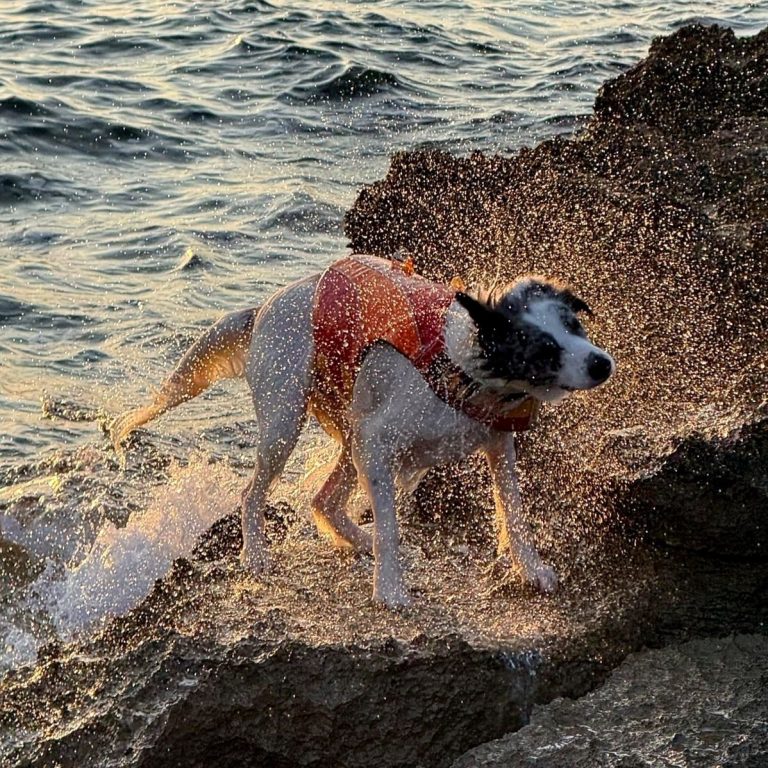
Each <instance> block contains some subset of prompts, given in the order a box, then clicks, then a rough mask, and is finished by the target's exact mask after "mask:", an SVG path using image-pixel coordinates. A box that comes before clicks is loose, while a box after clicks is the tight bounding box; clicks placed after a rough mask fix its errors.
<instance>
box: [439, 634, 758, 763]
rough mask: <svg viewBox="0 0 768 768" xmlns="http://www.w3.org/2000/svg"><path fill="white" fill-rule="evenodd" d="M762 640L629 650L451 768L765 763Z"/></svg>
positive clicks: (735, 638)
mask: <svg viewBox="0 0 768 768" xmlns="http://www.w3.org/2000/svg"><path fill="white" fill-rule="evenodd" d="M767 677H768V638H767V637H766V636H765V635H736V636H731V637H726V638H722V639H714V638H710V639H706V640H694V641H691V642H688V643H684V644H682V645H676V646H669V647H667V648H664V649H662V650H654V651H646V652H645V653H640V654H633V655H631V656H630V657H629V658H627V659H626V660H625V661H624V662H622V664H621V665H620V666H619V667H618V668H617V669H616V670H615V671H614V672H613V673H612V674H611V676H610V678H609V679H608V680H607V681H606V683H605V684H604V685H602V686H601V687H600V688H598V689H597V690H595V691H592V692H591V693H589V694H587V695H586V696H584V697H583V698H581V699H578V700H576V701H573V700H570V699H557V700H556V701H553V702H552V703H551V704H548V705H547V706H545V707H538V708H536V710H534V712H533V715H532V717H531V722H530V723H529V724H528V725H526V726H525V727H524V728H522V729H521V730H519V731H517V732H516V733H512V734H510V735H508V736H505V737H504V738H502V739H498V740H497V741H493V742H491V743H490V744H483V745H482V746H481V747H478V748H476V749H473V750H471V751H470V752H468V753H467V754H466V755H463V756H462V757H461V758H459V759H458V760H457V761H456V762H455V763H453V765H452V767H451V768H495V767H496V766H498V767H499V768H500V767H501V766H515V767H516V768H533V767H534V766H536V768H655V766H668V765H685V766H687V767H688V768H711V766H728V768H760V767H761V766H764V765H766V763H767V762H768V712H767V711H766V702H765V695H766V694H765V682H766V678H767Z"/></svg>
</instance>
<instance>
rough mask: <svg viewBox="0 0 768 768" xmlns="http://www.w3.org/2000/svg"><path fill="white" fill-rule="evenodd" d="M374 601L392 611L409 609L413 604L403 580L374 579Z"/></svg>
mask: <svg viewBox="0 0 768 768" xmlns="http://www.w3.org/2000/svg"><path fill="white" fill-rule="evenodd" d="M373 600H374V602H375V603H379V604H380V605H384V606H386V607H387V608H390V609H391V610H395V609H397V608H408V606H410V604H411V597H410V595H409V594H408V590H407V589H406V588H405V584H403V582H402V580H401V579H393V580H389V581H386V580H383V579H374V585H373Z"/></svg>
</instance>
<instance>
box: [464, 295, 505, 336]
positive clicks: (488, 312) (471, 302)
mask: <svg viewBox="0 0 768 768" xmlns="http://www.w3.org/2000/svg"><path fill="white" fill-rule="evenodd" d="M456 301H458V302H459V304H461V306H462V307H464V309H466V310H467V312H469V316H470V317H471V318H472V320H473V321H474V323H475V325H476V326H477V327H478V329H480V330H489V329H490V328H492V327H493V326H494V325H496V324H497V321H498V318H497V317H496V312H495V310H493V309H492V308H491V307H489V306H488V305H487V304H485V303H484V302H482V301H478V300H477V299H473V298H472V297H471V296H470V295H469V294H468V293H464V292H463V291H457V292H456Z"/></svg>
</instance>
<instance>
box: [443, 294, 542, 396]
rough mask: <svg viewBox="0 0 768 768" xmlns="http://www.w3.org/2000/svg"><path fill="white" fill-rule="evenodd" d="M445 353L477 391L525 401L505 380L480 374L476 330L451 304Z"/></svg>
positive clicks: (521, 392) (480, 355) (457, 306)
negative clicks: (469, 379)
mask: <svg viewBox="0 0 768 768" xmlns="http://www.w3.org/2000/svg"><path fill="white" fill-rule="evenodd" d="M444 334H445V353H446V355H447V356H448V358H449V359H450V361H451V362H452V363H453V364H454V365H455V366H457V367H458V368H459V369H460V370H462V371H463V372H464V373H465V374H466V375H467V376H469V377H470V378H471V379H472V381H473V382H475V383H476V384H477V385H478V388H479V389H482V390H485V391H486V392H493V393H495V394H496V395H497V396H499V397H501V398H503V399H505V400H508V401H513V400H515V399H517V398H518V397H519V398H522V397H525V396H526V395H527V392H525V391H524V390H523V389H522V388H520V387H519V386H515V384H514V383H513V382H510V381H508V380H506V379H500V378H495V377H492V376H489V375H488V372H487V371H485V370H483V368H482V363H483V352H482V349H481V347H480V342H479V341H478V338H477V326H476V325H475V323H474V321H473V320H472V318H471V317H470V316H469V313H468V312H467V310H466V309H464V307H462V306H461V305H460V304H459V303H458V302H456V301H454V302H453V303H452V304H451V305H450V307H448V312H447V315H446V318H445V331H444Z"/></svg>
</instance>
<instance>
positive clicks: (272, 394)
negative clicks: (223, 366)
mask: <svg viewBox="0 0 768 768" xmlns="http://www.w3.org/2000/svg"><path fill="white" fill-rule="evenodd" d="M315 283H316V278H315V279H310V280H303V281H301V282H299V283H294V284H293V285H291V286H288V287H287V288H286V289H284V290H282V291H280V292H278V293H277V294H275V296H274V297H272V299H270V301H269V302H268V303H267V304H265V305H264V307H263V308H262V310H261V312H260V313H259V316H258V318H257V319H256V322H255V323H254V328H253V336H252V341H251V348H250V352H249V357H248V362H247V365H246V378H247V380H248V384H249V385H250V388H251V395H252V397H253V404H254V408H255V411H256V424H257V441H256V446H257V456H256V468H255V470H254V473H253V478H252V479H251V482H250V483H249V484H248V486H247V487H246V488H245V491H244V492H243V497H242V528H243V549H242V552H241V553H240V561H241V563H242V564H243V565H244V566H245V567H246V568H248V569H249V570H250V571H251V572H252V573H254V574H258V573H259V572H260V571H261V570H262V569H263V568H264V566H265V565H266V563H267V543H266V538H265V536H264V506H265V503H266V497H267V493H268V492H269V489H270V486H271V485H272V483H273V482H274V480H275V479H276V478H277V477H278V475H279V474H280V473H281V472H282V470H283V467H284V466H285V463H286V461H287V460H288V457H289V456H290V454H291V452H292V451H293V449H294V447H295V446H296V441H297V440H298V438H299V433H300V432H301V427H302V425H303V423H304V417H305V414H306V410H307V404H308V401H309V394H310V388H311V366H312V358H313V356H314V349H313V347H312V326H311V317H312V300H313V295H314V288H315Z"/></svg>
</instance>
